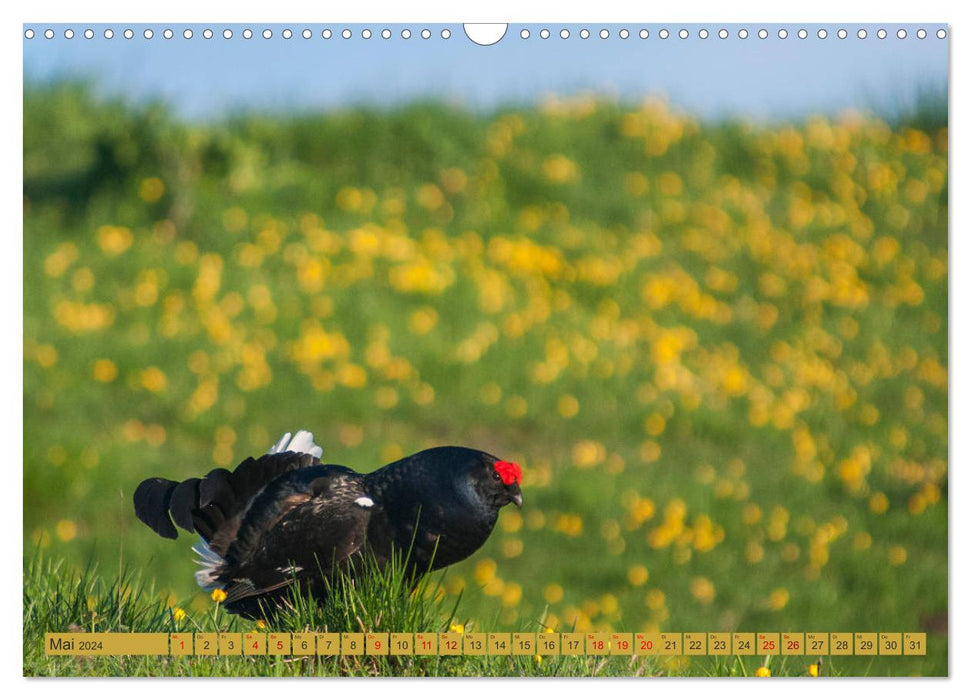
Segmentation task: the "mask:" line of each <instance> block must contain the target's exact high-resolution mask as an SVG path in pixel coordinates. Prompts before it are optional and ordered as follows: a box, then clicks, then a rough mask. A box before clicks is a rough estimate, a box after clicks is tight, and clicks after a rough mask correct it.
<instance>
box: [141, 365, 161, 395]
mask: <svg viewBox="0 0 971 700" xmlns="http://www.w3.org/2000/svg"><path fill="white" fill-rule="evenodd" d="M141 381H142V386H143V387H145V388H146V389H148V390H149V391H151V392H152V393H153V394H158V393H160V392H162V391H165V384H166V378H165V372H163V371H162V370H161V369H159V368H158V367H147V368H146V369H144V370H142V375H141Z"/></svg>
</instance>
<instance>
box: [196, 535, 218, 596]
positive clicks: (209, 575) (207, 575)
mask: <svg viewBox="0 0 971 700" xmlns="http://www.w3.org/2000/svg"><path fill="white" fill-rule="evenodd" d="M192 551H193V552H195V553H196V554H198V555H199V558H198V559H196V564H199V565H200V566H202V568H201V569H199V570H198V571H197V572H196V583H198V584H199V586H200V587H202V588H204V589H205V590H207V591H211V590H212V589H213V588H215V587H216V580H217V578H218V574H217V569H219V567H221V566H222V565H223V564H225V563H226V562H225V561H224V560H223V558H222V557H221V556H219V555H218V554H216V553H215V552H214V551H212V549H211V548H210V547H209V543H208V542H206V541H205V540H204V539H202V538H201V537H200V538H199V541H198V542H197V543H196V544H195V546H194V547H193V548H192Z"/></svg>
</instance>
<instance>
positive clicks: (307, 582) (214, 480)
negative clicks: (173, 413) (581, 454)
mask: <svg viewBox="0 0 971 700" xmlns="http://www.w3.org/2000/svg"><path fill="white" fill-rule="evenodd" d="M322 454H323V450H322V449H321V448H320V447H319V446H317V445H315V444H314V441H313V435H312V434H311V433H309V432H307V431H305V430H301V431H298V432H297V434H296V435H295V436H293V438H292V439H291V436H290V433H287V434H286V435H284V436H283V437H282V438H281V439H280V441H279V442H277V443H276V444H275V445H274V446H273V447H271V448H270V450H269V452H268V453H267V454H265V455H263V456H262V457H259V458H257V459H254V458H252V457H250V458H248V459H246V460H244V461H243V462H242V463H240V464H239V466H237V467H236V469H234V470H233V471H232V472H230V471H228V470H226V469H214V470H212V471H210V472H209V473H208V474H206V475H205V476H204V477H202V478H193V479H187V480H185V481H182V482H176V481H171V480H169V479H163V478H158V477H156V478H152V479H146V480H145V481H143V482H142V483H141V484H139V486H138V488H137V489H136V490H135V496H134V501H135V514H136V515H137V516H138V518H139V519H140V520H141V521H142V522H144V523H145V524H146V525H148V526H149V527H150V528H152V529H153V530H154V531H155V532H157V533H158V534H159V535H161V536H162V537H167V538H169V539H175V538H176V537H177V536H178V532H177V530H176V529H175V525H178V526H179V527H181V528H183V529H184V530H187V531H189V532H197V533H199V535H200V537H201V540H200V542H199V543H198V544H197V545H196V546H195V547H194V548H193V549H194V551H195V552H196V553H197V554H198V555H199V557H200V559H199V560H198V561H197V563H199V564H201V565H202V567H203V568H202V569H200V570H199V571H198V572H197V573H196V581H197V582H198V583H199V585H200V586H202V587H203V588H206V589H207V590H212V589H216V588H219V589H222V590H223V591H224V592H225V594H226V598H225V606H226V609H227V610H229V611H230V612H233V613H237V614H240V615H244V616H247V617H259V616H261V614H262V612H264V611H265V610H267V609H270V608H272V607H273V605H275V604H277V603H279V601H280V600H281V599H282V598H283V596H284V595H285V593H286V591H287V590H289V588H290V586H291V584H294V583H296V584H297V585H300V586H302V587H303V588H304V589H305V590H306V591H308V592H309V593H310V594H311V595H313V596H315V597H318V598H324V597H325V596H326V591H327V581H328V580H329V579H330V578H331V577H332V576H333V575H334V574H335V573H336V572H338V571H341V570H344V569H346V567H347V566H348V564H350V563H351V562H352V561H353V560H354V559H355V558H357V557H360V556H362V555H364V554H365V553H369V554H371V555H373V557H374V559H375V560H376V561H377V562H378V564H379V565H384V564H386V563H387V562H388V561H389V560H390V559H391V557H392V554H393V552H395V551H396V550H397V552H399V553H400V555H401V556H402V557H403V556H405V555H407V556H408V557H409V558H408V566H409V567H410V570H411V571H412V572H414V573H419V574H420V573H423V572H425V571H429V570H434V569H440V568H442V567H445V566H449V565H450V564H454V563H455V562H458V561H461V560H462V559H465V558H466V557H468V556H469V555H471V554H472V553H474V552H475V551H476V550H477V549H479V547H481V546H482V544H483V543H484V542H485V541H486V539H487V538H488V537H489V535H490V534H491V532H492V529H493V527H494V526H495V524H496V520H497V518H498V516H499V509H500V508H502V507H503V506H504V505H506V504H508V503H515V504H516V506H517V507H522V502H523V496H522V492H521V491H520V488H519V485H520V482H521V481H522V470H521V469H520V467H519V465H518V464H516V463H515V462H506V461H503V460H500V459H498V458H497V457H494V456H493V455H490V454H487V453H485V452H482V451H480V450H473V449H470V448H467V447H434V448H431V449H428V450H423V451H421V452H418V453H416V454H413V455H411V456H410V457H405V458H404V459H400V460H398V461H397V462H393V463H391V464H388V465H387V466H384V467H382V468H381V469H378V470H377V471H374V472H371V473H369V474H359V473H357V472H355V471H353V470H351V469H348V468H347V467H344V466H340V465H337V464H321V462H320V458H321V456H322ZM173 521H174V524H175V525H173Z"/></svg>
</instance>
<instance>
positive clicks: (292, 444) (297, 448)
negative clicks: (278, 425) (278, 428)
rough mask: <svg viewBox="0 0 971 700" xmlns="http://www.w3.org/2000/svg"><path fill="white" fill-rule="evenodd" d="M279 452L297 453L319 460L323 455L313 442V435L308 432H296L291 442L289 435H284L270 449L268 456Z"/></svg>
mask: <svg viewBox="0 0 971 700" xmlns="http://www.w3.org/2000/svg"><path fill="white" fill-rule="evenodd" d="M280 452H299V453H301V454H308V455H313V456H314V457H316V458H317V459H320V458H321V457H322V456H323V454H324V448H323V447H321V446H320V445H318V444H316V443H315V442H314V434H313V433H311V432H310V431H309V430H298V431H297V434H296V435H294V436H293V439H292V440H291V439H290V433H284V435H283V437H281V438H280V439H279V440H278V441H277V443H276V444H275V445H273V447H271V448H270V451H269V454H271V455H273V454H278V453H280Z"/></svg>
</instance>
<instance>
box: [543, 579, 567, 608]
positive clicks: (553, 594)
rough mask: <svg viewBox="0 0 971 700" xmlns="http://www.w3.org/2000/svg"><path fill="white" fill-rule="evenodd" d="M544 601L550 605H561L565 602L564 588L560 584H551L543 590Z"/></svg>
mask: <svg viewBox="0 0 971 700" xmlns="http://www.w3.org/2000/svg"><path fill="white" fill-rule="evenodd" d="M543 600H545V601H546V602H547V603H549V604H550V605H553V604H554V603H559V602H560V601H561V600H563V586H561V585H560V584H558V583H551V584H549V585H548V586H546V587H545V588H544V589H543Z"/></svg>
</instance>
